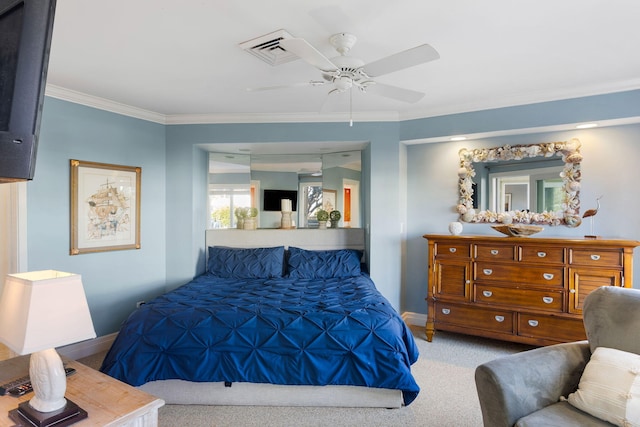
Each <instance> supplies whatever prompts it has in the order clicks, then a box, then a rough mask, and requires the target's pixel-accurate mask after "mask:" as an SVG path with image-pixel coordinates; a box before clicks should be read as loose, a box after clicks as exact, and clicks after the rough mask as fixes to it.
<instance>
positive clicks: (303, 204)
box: [251, 154, 322, 228]
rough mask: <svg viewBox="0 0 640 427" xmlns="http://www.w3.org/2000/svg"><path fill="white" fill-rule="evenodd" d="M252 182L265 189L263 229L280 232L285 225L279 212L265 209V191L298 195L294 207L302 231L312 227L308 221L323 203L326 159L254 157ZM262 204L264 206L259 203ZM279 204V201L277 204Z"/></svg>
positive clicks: (317, 155) (261, 206) (304, 155)
mask: <svg viewBox="0 0 640 427" xmlns="http://www.w3.org/2000/svg"><path fill="white" fill-rule="evenodd" d="M251 179H252V180H253V181H255V182H259V183H260V184H259V185H260V188H262V194H260V196H262V204H261V205H260V210H261V211H260V217H261V218H260V227H262V228H278V227H279V226H280V223H281V218H282V216H281V214H280V212H279V211H271V210H265V209H264V207H265V206H264V202H265V200H264V190H285V191H294V192H297V199H296V200H295V201H292V202H294V203H293V204H295V205H296V207H297V209H296V211H295V212H294V215H295V217H296V218H297V220H296V221H295V222H296V225H297V226H298V227H308V226H309V222H308V218H309V216H310V215H311V213H313V215H314V217H315V210H317V209H318V208H319V206H320V203H321V202H322V157H321V155H320V154H262V155H258V154H252V155H251ZM259 204H260V203H259ZM276 204H277V201H276Z"/></svg>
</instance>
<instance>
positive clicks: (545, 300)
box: [542, 297, 553, 304]
mask: <svg viewBox="0 0 640 427" xmlns="http://www.w3.org/2000/svg"><path fill="white" fill-rule="evenodd" d="M542 302H543V303H545V304H551V303H552V302H553V297H542Z"/></svg>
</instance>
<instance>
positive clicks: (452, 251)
mask: <svg viewBox="0 0 640 427" xmlns="http://www.w3.org/2000/svg"><path fill="white" fill-rule="evenodd" d="M456 251H457V249H456V248H449V252H451V253H452V254H454V253H456Z"/></svg>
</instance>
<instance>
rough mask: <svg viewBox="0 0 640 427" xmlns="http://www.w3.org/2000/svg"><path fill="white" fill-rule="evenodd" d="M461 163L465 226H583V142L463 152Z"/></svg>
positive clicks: (460, 205)
mask: <svg viewBox="0 0 640 427" xmlns="http://www.w3.org/2000/svg"><path fill="white" fill-rule="evenodd" d="M459 158H460V168H459V170H458V177H459V188H460V198H459V202H458V205H457V207H456V210H457V212H458V213H459V214H460V218H461V219H462V220H463V221H465V222H478V223H503V224H510V223H525V224H547V225H567V226H569V227H577V226H578V225H580V223H581V218H580V216H579V211H580V198H579V194H580V180H581V175H580V162H581V161H582V155H581V154H580V141H578V140H577V139H571V140H570V141H566V142H550V143H541V144H532V145H517V146H509V145H505V146H503V147H494V148H488V149H474V150H467V149H465V148H463V149H461V150H460V152H459ZM540 160H543V161H542V162H541V161H540ZM544 160H548V161H544ZM554 162H555V163H554ZM558 163H559V165H558ZM476 165H477V166H478V167H476ZM523 165H524V166H523Z"/></svg>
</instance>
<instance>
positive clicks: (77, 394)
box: [0, 355, 164, 427]
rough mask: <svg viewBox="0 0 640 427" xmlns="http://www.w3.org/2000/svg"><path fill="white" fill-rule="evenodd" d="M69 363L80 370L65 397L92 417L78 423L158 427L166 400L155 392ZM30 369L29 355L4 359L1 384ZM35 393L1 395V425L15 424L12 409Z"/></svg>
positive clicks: (70, 379) (80, 425)
mask: <svg viewBox="0 0 640 427" xmlns="http://www.w3.org/2000/svg"><path fill="white" fill-rule="evenodd" d="M63 361H64V362H65V365H66V366H69V367H71V368H75V369H76V373H75V374H73V375H71V376H69V377H67V392H66V394H65V396H66V397H67V398H68V399H70V400H72V401H73V402H75V403H76V404H78V406H80V407H81V408H82V409H84V410H85V411H87V413H88V415H89V416H88V417H87V418H86V419H84V420H82V421H79V422H78V423H76V424H73V425H74V426H78V427H85V426H131V427H133V426H135V427H156V426H157V425H158V408H160V407H162V406H163V405H164V401H163V400H162V399H159V398H157V397H155V396H153V395H151V394H148V393H145V392H143V391H141V390H138V389H137V388H135V387H131V386H130V385H128V384H125V383H123V382H121V381H118V380H116V379H114V378H111V377H109V376H108V375H105V374H103V373H101V372H98V371H96V370H94V369H91V368H89V367H87V366H85V365H83V364H82V363H79V362H76V361H73V360H66V359H64V358H63ZM28 372H29V356H28V355H27V356H20V357H14V358H11V359H7V360H5V361H2V362H0V384H4V383H6V382H8V381H10V380H12V379H14V378H16V377H20V376H23V375H27V374H28ZM32 397H33V392H31V393H27V394H26V395H24V396H20V397H18V398H16V397H13V396H10V395H8V394H7V395H5V396H0V427H5V426H6V427H10V426H14V425H15V423H14V422H13V421H12V420H11V419H10V418H9V411H10V410H12V409H15V408H17V407H18V404H19V403H21V402H24V401H28V400H30V399H31V398H32Z"/></svg>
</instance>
